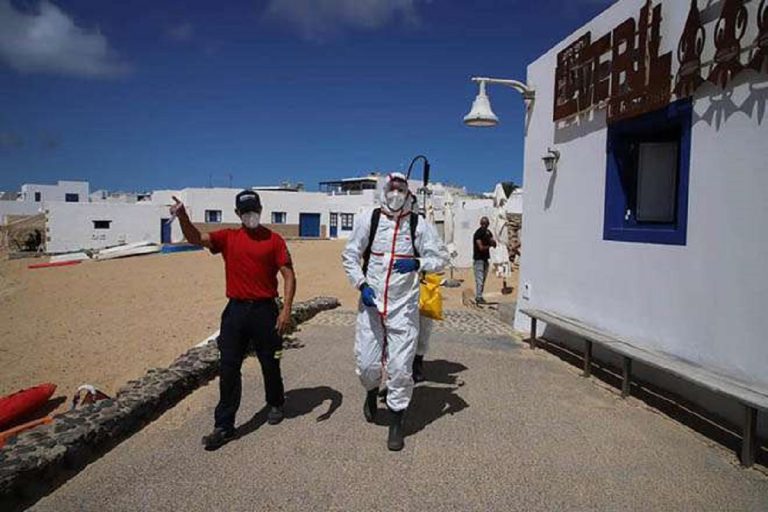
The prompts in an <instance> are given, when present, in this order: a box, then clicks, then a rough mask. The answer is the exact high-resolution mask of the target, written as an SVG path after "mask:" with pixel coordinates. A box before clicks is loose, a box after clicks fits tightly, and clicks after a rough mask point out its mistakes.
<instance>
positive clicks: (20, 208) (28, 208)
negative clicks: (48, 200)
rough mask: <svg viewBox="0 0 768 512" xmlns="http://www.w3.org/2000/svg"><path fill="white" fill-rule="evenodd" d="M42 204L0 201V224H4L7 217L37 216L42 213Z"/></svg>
mask: <svg viewBox="0 0 768 512" xmlns="http://www.w3.org/2000/svg"><path fill="white" fill-rule="evenodd" d="M42 208H43V203H34V202H33V203H30V202H28V201H0V224H6V223H7V219H6V216H8V215H37V214H38V213H40V212H41V211H42Z"/></svg>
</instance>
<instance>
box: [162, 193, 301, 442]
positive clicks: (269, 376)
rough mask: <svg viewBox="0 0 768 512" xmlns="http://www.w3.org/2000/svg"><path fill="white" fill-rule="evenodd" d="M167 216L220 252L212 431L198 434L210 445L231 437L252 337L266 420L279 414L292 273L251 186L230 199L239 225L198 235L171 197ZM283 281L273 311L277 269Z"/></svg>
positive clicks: (284, 249) (282, 242)
mask: <svg viewBox="0 0 768 512" xmlns="http://www.w3.org/2000/svg"><path fill="white" fill-rule="evenodd" d="M173 200H174V202H175V204H174V205H173V206H171V215H176V216H177V217H178V219H179V223H180V224H181V230H182V232H183V233H184V236H185V237H186V239H187V242H189V243H191V244H194V245H199V246H203V247H207V248H208V249H210V251H211V253H213V254H221V255H222V257H223V258H224V268H225V274H226V284H227V298H228V299H229V302H228V304H227V306H226V308H224V312H223V313H222V315H221V331H220V333H219V338H218V346H219V351H220V352H221V371H220V376H219V404H218V405H217V406H216V410H215V412H214V429H213V432H211V433H210V434H208V435H207V436H205V437H203V445H205V448H206V449H208V450H214V449H216V448H219V447H220V446H222V445H224V444H225V443H227V442H228V441H230V440H231V439H233V438H234V436H235V415H236V414H237V409H238V408H239V407H240V397H241V395H242V376H241V374H240V369H241V367H242V365H243V359H245V356H246V352H247V351H248V348H249V345H250V343H251V342H253V343H254V345H255V348H256V356H257V357H258V359H259V363H260V364H261V372H262V375H263V377H264V388H265V390H266V401H267V404H268V405H269V411H268V413H267V422H268V423H269V424H271V425H275V424H277V423H280V421H282V419H283V402H284V401H285V398H284V390H283V378H282V375H281V373H280V357H281V356H282V350H283V337H282V336H283V334H284V333H285V332H286V330H287V329H288V327H289V326H290V323H291V307H292V306H293V298H294V295H295V293H296V276H295V274H294V271H293V264H292V262H291V255H290V254H289V253H288V248H287V246H286V244H285V240H283V238H282V237H281V236H280V235H278V234H277V233H275V232H273V231H270V230H269V229H267V228H265V227H264V226H262V225H261V222H260V220H261V211H262V206H261V199H260V198H259V195H258V194H257V193H256V192H254V191H252V190H243V191H242V192H240V193H239V194H237V197H236V198H235V213H236V214H237V215H238V217H240V220H241V222H242V226H241V227H240V228H239V229H222V230H219V231H214V232H212V233H209V234H202V233H200V231H199V230H198V229H197V228H196V227H195V226H194V225H193V224H192V222H191V221H190V219H189V215H188V214H187V211H186V209H185V208H184V204H182V203H181V201H179V200H178V199H177V198H176V197H174V198H173ZM278 273H280V274H281V275H282V276H283V280H284V281H285V290H284V297H283V308H282V310H281V311H278V306H277V302H276V301H275V299H276V298H277V296H278V292H277V274H278Z"/></svg>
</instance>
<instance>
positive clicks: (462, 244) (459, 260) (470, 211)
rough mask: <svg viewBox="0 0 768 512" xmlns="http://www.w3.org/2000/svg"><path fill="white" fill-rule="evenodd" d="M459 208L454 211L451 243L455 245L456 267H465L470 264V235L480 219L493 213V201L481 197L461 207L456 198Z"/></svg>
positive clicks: (473, 233)
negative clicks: (479, 199) (456, 254)
mask: <svg viewBox="0 0 768 512" xmlns="http://www.w3.org/2000/svg"><path fill="white" fill-rule="evenodd" d="M457 204H458V205H459V208H457V209H456V211H455V213H454V234H453V243H454V244H455V245H456V252H458V256H457V257H456V259H455V260H454V264H455V265H456V267H457V268H467V267H471V266H472V252H473V251H472V243H473V242H472V237H473V236H474V235H475V231H477V228H479V227H480V219H481V218H483V217H489V218H490V217H491V216H492V215H493V211H494V210H493V201H491V200H488V199H483V200H481V201H476V200H473V201H472V202H471V203H470V204H469V207H465V208H461V207H460V206H461V201H460V200H458V201H457Z"/></svg>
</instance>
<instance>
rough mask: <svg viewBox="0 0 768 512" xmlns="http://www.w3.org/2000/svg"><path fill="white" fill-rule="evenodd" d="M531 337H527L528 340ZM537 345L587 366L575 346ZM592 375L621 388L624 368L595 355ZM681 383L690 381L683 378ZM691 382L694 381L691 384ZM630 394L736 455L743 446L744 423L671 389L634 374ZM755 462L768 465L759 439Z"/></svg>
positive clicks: (551, 342) (767, 447)
mask: <svg viewBox="0 0 768 512" xmlns="http://www.w3.org/2000/svg"><path fill="white" fill-rule="evenodd" d="M529 341H530V340H525V342H526V343H528V342H529ZM537 342H538V347H539V348H542V349H544V350H546V351H547V352H549V353H550V354H552V355H554V356H555V357H557V358H559V359H560V360H562V361H564V362H566V363H568V364H570V365H572V366H575V367H579V368H583V366H584V354H583V353H579V352H578V351H576V350H575V349H573V348H572V347H570V346H568V345H566V344H564V343H559V342H557V341H554V340H552V339H549V338H538V340H537ZM592 361H593V362H592V372H591V373H592V377H594V378H596V379H598V380H600V381H602V382H604V383H605V384H607V385H609V386H611V387H613V388H616V389H617V390H618V389H621V382H622V371H621V369H620V368H618V367H616V366H614V365H612V364H610V363H608V362H606V361H600V360H598V359H597V358H594V357H593V359H592ZM680 383H681V385H683V386H686V385H690V384H689V383H687V382H686V381H683V380H681V381H680ZM691 386H692V385H691ZM630 394H631V395H632V396H633V397H635V398H637V399H638V400H641V401H642V402H644V403H645V404H647V405H648V406H650V407H651V408H652V409H655V410H657V411H659V412H661V413H662V414H664V415H666V416H668V417H669V418H671V419H673V420H675V421H677V422H679V423H681V424H683V425H685V426H687V427H689V428H691V429H693V430H695V431H696V432H698V433H699V434H701V435H703V436H705V437H707V438H709V439H711V440H712V441H715V442H716V443H718V444H720V445H722V446H724V447H726V448H727V449H729V450H731V451H732V452H734V453H735V454H736V455H737V456H738V454H739V451H740V449H741V439H742V438H741V427H739V426H736V425H733V424H732V423H731V422H729V421H728V420H726V419H724V418H721V417H719V416H717V415H716V414H714V413H712V412H710V411H707V410H705V409H704V408H703V407H701V406H699V405H697V404H695V403H693V402H691V401H690V400H687V399H685V398H684V397H682V396H681V395H679V394H677V393H674V392H672V391H670V390H668V389H664V388H662V387H660V386H657V385H654V384H652V383H650V382H646V381H644V380H642V379H639V378H638V377H637V376H633V377H632V384H631V392H630ZM756 462H757V463H758V464H760V465H762V466H764V467H768V444H766V442H765V440H762V439H758V450H757V460H756Z"/></svg>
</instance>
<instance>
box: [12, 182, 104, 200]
mask: <svg viewBox="0 0 768 512" xmlns="http://www.w3.org/2000/svg"><path fill="white" fill-rule="evenodd" d="M88 190H89V185H88V182H87V181H63V180H59V182H58V183H57V184H56V185H39V184H34V183H27V184H24V185H22V186H21V200H22V201H26V202H34V203H45V202H47V201H63V202H67V203H87V202H88V200H89V197H88Z"/></svg>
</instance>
